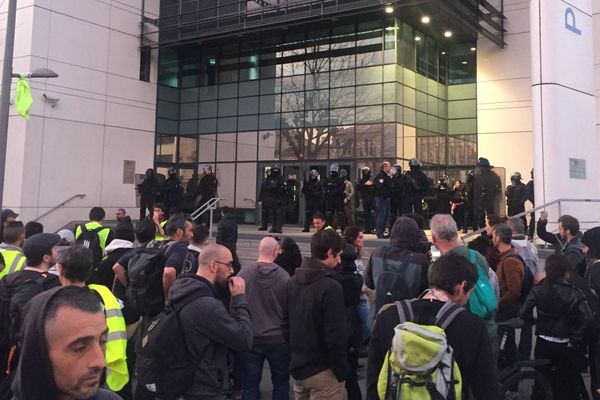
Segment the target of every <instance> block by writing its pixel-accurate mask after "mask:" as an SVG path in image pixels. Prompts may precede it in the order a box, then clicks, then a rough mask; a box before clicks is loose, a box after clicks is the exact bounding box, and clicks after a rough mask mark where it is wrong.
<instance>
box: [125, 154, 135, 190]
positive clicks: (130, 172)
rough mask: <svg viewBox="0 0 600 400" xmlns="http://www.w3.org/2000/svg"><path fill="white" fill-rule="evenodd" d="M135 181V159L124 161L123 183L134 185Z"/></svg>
mask: <svg viewBox="0 0 600 400" xmlns="http://www.w3.org/2000/svg"><path fill="white" fill-rule="evenodd" d="M134 183H135V161H133V160H124V161H123V184H125V185H133V184H134Z"/></svg>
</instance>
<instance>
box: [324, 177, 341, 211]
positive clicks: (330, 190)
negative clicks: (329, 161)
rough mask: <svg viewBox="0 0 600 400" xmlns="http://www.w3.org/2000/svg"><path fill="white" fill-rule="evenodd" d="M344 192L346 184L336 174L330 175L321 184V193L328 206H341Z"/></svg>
mask: <svg viewBox="0 0 600 400" xmlns="http://www.w3.org/2000/svg"><path fill="white" fill-rule="evenodd" d="M345 191H346V184H345V183H344V179H343V178H342V177H341V176H340V175H339V174H337V173H333V172H332V173H330V174H329V176H328V177H327V179H325V183H324V184H323V193H324V194H325V201H326V203H327V204H328V205H330V204H339V205H343V204H344V196H345Z"/></svg>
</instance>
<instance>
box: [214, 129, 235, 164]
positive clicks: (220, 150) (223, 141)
mask: <svg viewBox="0 0 600 400" xmlns="http://www.w3.org/2000/svg"><path fill="white" fill-rule="evenodd" d="M235 136H236V135H235V133H219V134H218V135H217V161H235Z"/></svg>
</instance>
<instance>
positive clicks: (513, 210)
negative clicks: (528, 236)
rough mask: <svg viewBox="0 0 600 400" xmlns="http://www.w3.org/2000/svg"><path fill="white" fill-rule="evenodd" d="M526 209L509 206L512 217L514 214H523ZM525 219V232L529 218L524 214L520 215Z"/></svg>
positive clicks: (509, 213)
mask: <svg viewBox="0 0 600 400" xmlns="http://www.w3.org/2000/svg"><path fill="white" fill-rule="evenodd" d="M524 211H525V207H524V206H523V207H508V215H509V216H510V217H512V216H513V215H517V214H521V213H522V212H524ZM520 218H521V220H522V221H523V226H524V227H525V232H527V218H525V216H524V215H523V216H522V217H520Z"/></svg>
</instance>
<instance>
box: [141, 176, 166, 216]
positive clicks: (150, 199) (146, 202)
mask: <svg viewBox="0 0 600 400" xmlns="http://www.w3.org/2000/svg"><path fill="white" fill-rule="evenodd" d="M137 190H138V194H139V195H140V221H141V220H143V219H144V218H146V210H148V212H149V213H150V214H152V207H153V206H154V203H156V196H157V195H159V194H160V183H159V182H158V179H157V178H156V174H155V173H154V170H153V169H152V168H148V169H147V170H146V177H145V178H144V180H143V181H142V183H140V184H139V185H137Z"/></svg>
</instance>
